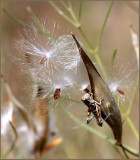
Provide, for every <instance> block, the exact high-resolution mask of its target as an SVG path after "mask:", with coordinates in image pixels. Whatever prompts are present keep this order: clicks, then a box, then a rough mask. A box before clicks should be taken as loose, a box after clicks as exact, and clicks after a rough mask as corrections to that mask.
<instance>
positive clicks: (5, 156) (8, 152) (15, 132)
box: [3, 121, 18, 158]
mask: <svg viewBox="0 0 140 160" xmlns="http://www.w3.org/2000/svg"><path fill="white" fill-rule="evenodd" d="M9 124H10V126H11V128H12V130H13V132H14V134H15V140H14V142H13V144H12V145H11V147H10V148H9V149H8V151H7V152H6V153H5V154H4V155H3V157H4V158H7V156H8V155H9V154H10V153H11V151H12V150H13V149H14V147H15V144H16V142H17V139H18V134H17V131H16V129H15V127H14V126H13V124H12V122H10V121H9Z"/></svg>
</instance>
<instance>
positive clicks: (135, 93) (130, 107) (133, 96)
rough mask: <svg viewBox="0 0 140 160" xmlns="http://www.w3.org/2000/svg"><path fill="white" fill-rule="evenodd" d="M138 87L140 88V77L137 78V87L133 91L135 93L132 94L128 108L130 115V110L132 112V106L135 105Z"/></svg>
mask: <svg viewBox="0 0 140 160" xmlns="http://www.w3.org/2000/svg"><path fill="white" fill-rule="evenodd" d="M138 89H139V77H138V78H137V82H136V88H135V90H134V92H133V94H132V98H131V101H130V104H129V106H128V110H127V113H126V115H129V114H130V112H131V109H132V107H133V104H134V100H135V98H136V95H137V92H138Z"/></svg>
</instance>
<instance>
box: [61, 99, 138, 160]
mask: <svg viewBox="0 0 140 160" xmlns="http://www.w3.org/2000/svg"><path fill="white" fill-rule="evenodd" d="M75 102H76V101H75ZM76 103H77V102H76ZM59 105H60V107H61V109H62V110H63V111H64V112H65V113H66V114H67V115H68V116H69V117H70V118H71V119H72V120H73V121H75V122H76V123H78V124H79V125H81V126H82V127H84V128H85V129H87V130H88V131H89V132H92V133H93V134H95V135H97V136H99V137H100V138H102V139H104V140H107V141H108V142H109V143H110V144H112V145H113V146H116V140H115V139H113V138H111V137H108V136H107V135H105V134H103V133H101V132H99V131H97V130H96V129H94V128H92V127H91V126H89V125H87V124H85V123H83V122H81V121H80V120H79V119H78V118H77V117H75V116H74V115H73V114H72V113H71V112H68V111H67V110H66V108H65V106H63V104H61V102H59ZM120 147H121V148H122V147H123V148H124V149H125V150H126V151H127V152H129V153H131V154H132V155H134V156H136V157H139V153H138V152H137V151H136V150H134V149H132V148H130V147H127V146H126V145H121V146H120Z"/></svg>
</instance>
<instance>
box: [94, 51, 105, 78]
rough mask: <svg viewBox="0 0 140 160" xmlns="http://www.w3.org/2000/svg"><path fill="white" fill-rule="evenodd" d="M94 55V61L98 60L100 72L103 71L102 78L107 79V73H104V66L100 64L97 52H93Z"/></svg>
mask: <svg viewBox="0 0 140 160" xmlns="http://www.w3.org/2000/svg"><path fill="white" fill-rule="evenodd" d="M94 57H95V59H96V61H97V62H98V64H99V66H100V68H101V71H102V73H103V76H104V78H106V79H107V77H108V76H107V74H106V71H105V69H104V66H103V64H102V61H101V59H100V57H99V55H98V54H97V53H95V54H94Z"/></svg>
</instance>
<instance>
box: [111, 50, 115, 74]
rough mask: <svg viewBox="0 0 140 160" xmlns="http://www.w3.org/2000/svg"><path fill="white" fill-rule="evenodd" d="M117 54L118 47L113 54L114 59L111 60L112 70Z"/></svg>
mask: <svg viewBox="0 0 140 160" xmlns="http://www.w3.org/2000/svg"><path fill="white" fill-rule="evenodd" d="M116 54H117V49H115V50H114V52H113V55H112V60H111V64H110V68H111V71H112V69H113V65H114V61H115V58H116Z"/></svg>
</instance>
